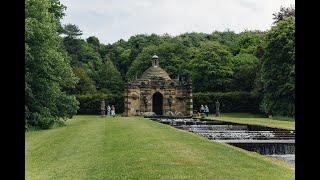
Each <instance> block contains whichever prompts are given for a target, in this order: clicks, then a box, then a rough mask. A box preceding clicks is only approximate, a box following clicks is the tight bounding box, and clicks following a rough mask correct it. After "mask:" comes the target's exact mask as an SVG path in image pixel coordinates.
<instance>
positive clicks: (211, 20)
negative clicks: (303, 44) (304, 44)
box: [60, 0, 295, 44]
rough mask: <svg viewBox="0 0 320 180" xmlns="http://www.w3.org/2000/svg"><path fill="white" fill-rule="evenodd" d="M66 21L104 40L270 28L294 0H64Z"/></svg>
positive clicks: (86, 35) (61, 0)
mask: <svg viewBox="0 0 320 180" xmlns="http://www.w3.org/2000/svg"><path fill="white" fill-rule="evenodd" d="M60 2H61V3H62V4H64V5H66V6H67V10H66V16H65V17H64V19H63V20H62V23H63V24H67V23H71V24H76V25H77V26H79V28H80V29H81V30H82V32H83V36H82V38H87V37H89V36H96V37H98V38H99V40H100V42H102V43H105V44H107V43H113V42H116V41H118V40H120V39H124V40H127V39H128V38H129V37H130V36H132V35H136V34H151V33H156V34H164V33H168V34H170V35H174V36H175V35H179V34H182V33H185V32H204V33H212V32H213V31H215V30H217V31H224V30H227V29H229V30H231V31H235V32H237V33H238V32H241V31H244V30H263V31H264V30H268V29H270V27H271V25H272V22H273V19H272V18H273V16H272V14H273V13H275V12H278V11H279V9H280V6H281V5H282V6H285V7H288V6H290V5H294V4H295V1H294V0H60Z"/></svg>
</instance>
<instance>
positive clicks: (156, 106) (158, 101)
mask: <svg viewBox="0 0 320 180" xmlns="http://www.w3.org/2000/svg"><path fill="white" fill-rule="evenodd" d="M162 108H163V96H162V94H161V93H159V92H156V93H154V94H153V96H152V111H153V112H155V113H156V114H157V115H163V114H162V113H163V109H162Z"/></svg>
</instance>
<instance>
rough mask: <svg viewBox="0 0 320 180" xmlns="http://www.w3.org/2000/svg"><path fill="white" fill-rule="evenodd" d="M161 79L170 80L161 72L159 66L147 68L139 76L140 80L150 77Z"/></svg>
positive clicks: (164, 72)
mask: <svg viewBox="0 0 320 180" xmlns="http://www.w3.org/2000/svg"><path fill="white" fill-rule="evenodd" d="M154 76H156V77H161V78H164V79H166V80H170V79H171V78H170V76H169V75H168V73H167V72H166V71H165V70H163V69H162V68H161V67H159V66H151V67H149V68H148V69H147V70H146V71H145V72H144V73H143V74H142V76H141V79H151V78H152V77H154Z"/></svg>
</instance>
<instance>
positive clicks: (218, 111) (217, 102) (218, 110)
mask: <svg viewBox="0 0 320 180" xmlns="http://www.w3.org/2000/svg"><path fill="white" fill-rule="evenodd" d="M219 107H220V103H219V101H218V100H217V101H216V117H218V116H220V109H219Z"/></svg>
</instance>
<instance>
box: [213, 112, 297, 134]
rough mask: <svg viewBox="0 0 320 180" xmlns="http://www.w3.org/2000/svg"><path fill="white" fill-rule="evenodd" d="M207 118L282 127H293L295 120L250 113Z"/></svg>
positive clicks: (291, 128) (225, 114) (290, 128)
mask: <svg viewBox="0 0 320 180" xmlns="http://www.w3.org/2000/svg"><path fill="white" fill-rule="evenodd" d="M209 119H214V120H220V121H227V122H234V123H240V124H253V125H262V126H267V127H276V128H282V129H289V130H294V129H295V122H294V119H292V118H283V117H273V118H272V119H270V118H266V117H263V116H261V115H256V114H250V113H223V114H221V116H220V117H215V115H209Z"/></svg>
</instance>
